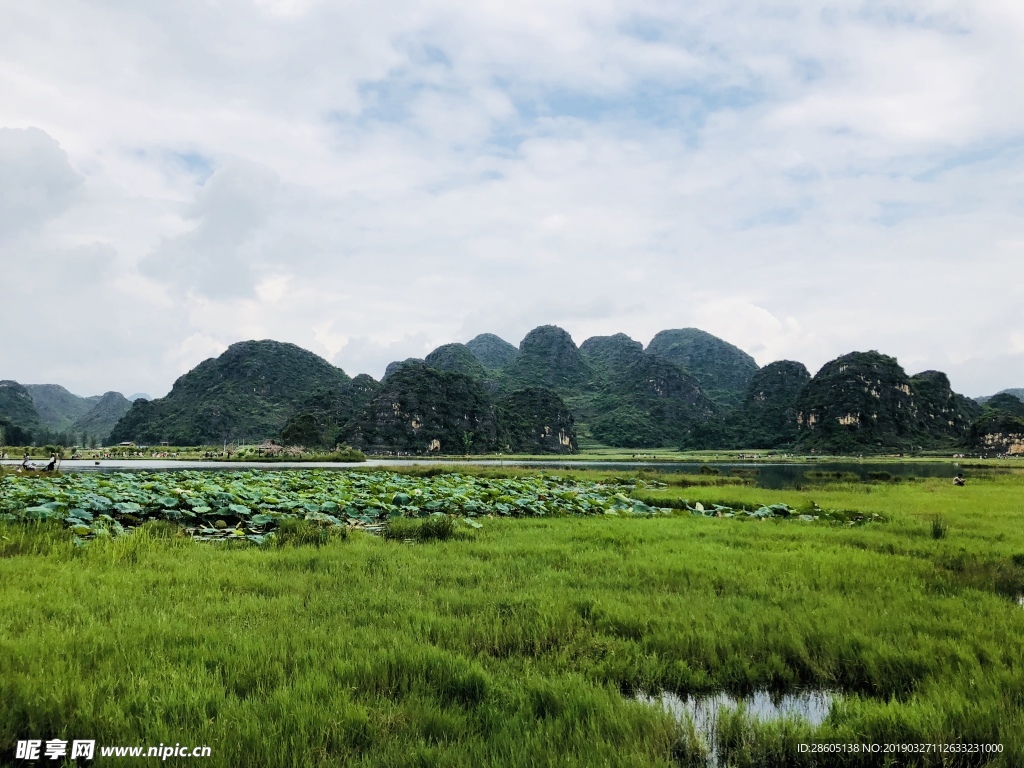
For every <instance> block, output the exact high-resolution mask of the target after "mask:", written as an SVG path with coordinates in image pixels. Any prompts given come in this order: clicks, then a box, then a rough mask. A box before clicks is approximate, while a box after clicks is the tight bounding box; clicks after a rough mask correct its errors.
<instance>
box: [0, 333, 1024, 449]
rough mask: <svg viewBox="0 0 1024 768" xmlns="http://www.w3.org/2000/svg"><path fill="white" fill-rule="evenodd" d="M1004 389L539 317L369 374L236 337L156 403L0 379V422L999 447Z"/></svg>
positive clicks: (503, 443)
mask: <svg viewBox="0 0 1024 768" xmlns="http://www.w3.org/2000/svg"><path fill="white" fill-rule="evenodd" d="M1015 393H1019V394H1024V390H1008V391H1007V392H1006V393H1001V394H1000V395H998V396H993V397H992V398H979V401H978V402H975V401H973V400H970V399H968V398H966V397H963V396H962V395H959V394H957V393H955V392H953V391H952V389H951V388H950V385H949V380H948V378H947V377H946V375H945V374H943V373H941V372H938V371H925V372H922V373H919V374H915V375H913V376H908V375H907V374H906V373H905V372H904V370H903V369H902V368H901V367H900V365H899V363H898V362H897V361H896V360H895V358H892V357H888V356H886V355H883V354H880V353H878V352H874V351H870V352H852V353H849V354H847V355H843V356H841V357H839V358H837V359H835V360H833V361H830V362H829V363H827V364H826V365H825V366H823V367H822V369H821V370H820V371H818V373H817V374H815V375H814V376H811V375H810V373H809V372H808V371H807V369H806V367H805V366H803V365H802V364H801V363H799V362H795V361H788V360H783V361H777V362H774V363H771V364H769V365H766V366H765V367H763V368H761V367H759V366H758V365H757V363H756V362H755V361H754V359H753V358H752V357H750V356H749V355H748V354H746V353H745V352H743V351H742V350H740V349H738V348H737V347H735V346H733V345H732V344H729V343H728V342H726V341H724V340H722V339H719V338H717V337H715V336H713V335H711V334H709V333H707V332H705V331H702V330H700V329H697V328H683V329H674V330H666V331H661V332H660V333H658V334H657V335H656V336H655V337H654V339H652V341H651V343H650V344H649V345H647V347H646V348H645V347H644V346H643V345H642V344H641V343H640V342H638V341H635V340H633V339H631V338H629V337H628V336H626V335H625V334H615V335H613V336H596V337H592V338H590V339H587V340H586V341H584V342H583V343H582V344H580V345H579V346H577V345H576V344H575V342H574V341H573V339H572V337H571V336H570V335H569V334H568V333H567V332H566V331H564V330H563V329H561V328H558V327H557V326H551V325H546V326H540V327H539V328H535V329H534V330H532V331H530V332H529V333H528V334H527V335H526V337H525V338H524V339H523V340H522V342H521V343H520V344H519V346H518V347H516V346H514V345H512V344H510V343H508V342H507V341H505V340H504V339H501V338H500V337H498V336H495V335H494V334H481V335H479V336H477V337H476V338H474V339H472V340H470V341H469V342H467V343H465V344H458V343H451V344H444V345H442V346H440V347H438V348H437V349H435V350H434V351H433V352H431V353H430V354H428V355H427V356H426V357H425V358H423V359H408V360H403V361H396V362H394V363H392V364H391V365H389V366H388V369H387V372H386V373H385V375H384V377H383V379H382V380H381V381H380V382H378V381H375V380H374V379H373V378H371V377H370V376H366V375H365V374H364V375H360V376H357V377H356V378H355V379H351V378H350V377H349V376H348V375H347V374H346V373H345V372H344V371H343V370H341V369H340V368H337V367H335V366H333V365H331V364H330V363H329V362H327V361H326V360H323V359H322V358H320V357H318V356H317V355H315V354H313V353H312V352H309V351H307V350H304V349H301V348H299V347H297V346H295V345H292V344H283V343H280V342H276V341H269V340H265V341H247V342H240V343H238V344H233V345H232V346H231V347H230V348H229V349H228V350H227V351H226V352H225V353H224V354H222V355H221V356H220V357H218V358H211V359H209V360H206V361H204V362H203V363H201V364H200V365H198V366H197V367H196V368H194V369H193V370H191V371H189V372H188V373H186V374H184V375H183V376H181V377H180V378H179V379H178V380H177V381H176V382H175V383H174V386H173V387H172V389H171V391H170V393H169V394H168V395H167V396H166V397H163V398H159V399H155V400H152V399H149V398H143V397H140V396H133V399H135V398H138V399H135V402H130V401H129V399H127V398H124V397H122V396H121V395H119V394H117V393H107V394H106V395H103V396H102V397H92V398H80V397H77V396H76V395H73V394H71V393H70V392H68V391H67V390H66V389H64V388H62V387H59V386H56V385H30V386H28V387H21V386H20V385H18V384H17V383H15V382H0V419H4V418H6V420H7V422H8V423H9V424H10V425H11V427H12V428H13V427H15V426H17V427H19V428H21V429H23V430H25V431H27V432H33V433H37V434H42V433H48V434H53V433H57V432H69V433H76V432H77V433H85V432H88V433H89V434H93V435H103V436H104V437H105V440H106V441H107V442H111V443H117V442H121V441H134V442H138V443H147V444H155V443H160V442H168V443H171V444H176V445H199V444H207V445H208V444H218V443H221V442H223V441H225V440H227V441H237V440H242V439H244V440H247V441H257V440H260V439H264V438H275V439H281V440H285V441H286V442H289V443H291V444H302V445H307V446H314V445H318V446H333V445H335V444H339V443H347V444H349V445H352V446H353V447H357V448H361V449H363V450H366V451H368V452H373V453H389V452H391V453H395V452H397V453H427V452H432V451H433V452H441V453H448V454H450V453H481V452H493V451H497V450H506V451H516V452H530V453H544V452H550V453H569V452H573V451H575V450H576V449H577V446H578V444H579V443H583V444H584V445H595V444H601V445H609V446H617V447H623V448H648V447H684V448H788V449H793V450H797V451H805V452H820V453H871V452H881V451H913V450H920V449H942V450H946V449H950V450H954V449H958V448H968V447H973V448H974V449H977V450H984V451H987V452H1003V453H1006V452H1016V451H1017V450H1018V449H1019V450H1021V451H1024V423H1022V424H1018V423H1017V422H1018V421H1019V420H1021V419H1024V416H1021V415H1018V414H1016V411H1015V406H1014V405H1013V403H1020V402H1021V400H1019V399H1017V397H1015V396H1014V394H1015ZM982 403H984V404H982ZM1018 444H1019V445H1018Z"/></svg>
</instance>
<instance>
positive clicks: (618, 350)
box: [580, 333, 644, 376]
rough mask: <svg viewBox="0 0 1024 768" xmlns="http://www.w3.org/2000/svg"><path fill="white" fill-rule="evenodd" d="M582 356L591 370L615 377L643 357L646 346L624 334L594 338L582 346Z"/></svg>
mask: <svg viewBox="0 0 1024 768" xmlns="http://www.w3.org/2000/svg"><path fill="white" fill-rule="evenodd" d="M580 354H581V355H582V356H583V359H584V360H586V361H587V363H588V364H589V365H590V367H591V368H593V369H595V370H598V371H601V372H602V373H604V374H605V375H606V376H609V375H610V376H615V375H616V374H617V373H618V372H619V371H621V370H622V369H624V368H626V367H627V366H629V365H632V364H633V363H635V362H636V361H637V360H639V359H640V358H641V357H642V356H643V354H644V345H643V344H641V343H640V342H639V341H634V340H633V339H631V338H630V337H629V336H627V335H626V334H624V333H616V334H615V335H614V336H592V337H590V338H589V339H587V340H586V341H584V342H583V343H582V344H580Z"/></svg>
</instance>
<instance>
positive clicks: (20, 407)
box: [0, 381, 42, 445]
mask: <svg viewBox="0 0 1024 768" xmlns="http://www.w3.org/2000/svg"><path fill="white" fill-rule="evenodd" d="M0 419H3V420H4V422H5V423H7V424H10V425H11V427H20V428H21V430H23V431H22V432H18V433H14V432H12V434H17V437H18V438H20V439H19V440H18V442H23V441H24V437H23V436H24V435H25V434H26V433H27V434H30V435H31V434H33V433H35V432H36V431H38V430H39V429H40V428H41V427H42V424H41V422H40V419H39V412H38V411H37V410H36V407H35V404H34V403H33V402H32V396H31V395H30V394H29V392H28V390H27V389H25V387H23V386H22V385H21V384H19V383H18V382H16V381H0ZM8 429H9V428H8ZM7 442H8V444H9V445H13V444H15V442H14V441H12V440H11V439H10V438H8V440H7ZM24 442H31V441H30V440H29V441H24Z"/></svg>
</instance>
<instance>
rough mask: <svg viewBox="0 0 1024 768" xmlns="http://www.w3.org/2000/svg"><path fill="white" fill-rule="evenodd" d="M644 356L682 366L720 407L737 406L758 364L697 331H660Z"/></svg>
mask: <svg viewBox="0 0 1024 768" xmlns="http://www.w3.org/2000/svg"><path fill="white" fill-rule="evenodd" d="M645 354H648V355H653V356H655V357H660V358H663V359H665V360H668V361H669V362H672V363H675V364H676V365H679V366H681V367H682V368H683V369H684V370H686V371H687V372H688V373H690V374H692V375H693V376H694V377H695V378H696V379H697V381H698V383H699V384H700V386H701V388H702V389H703V390H704V392H705V393H706V394H707V395H708V397H709V398H711V400H713V401H714V402H715V403H717V404H719V405H722V406H735V405H738V404H739V403H740V401H741V400H742V399H743V396H744V395H745V394H746V391H747V386H748V385H749V384H750V379H751V378H752V377H753V375H754V374H755V373H756V372H757V362H756V361H755V360H754V358H752V357H751V356H750V355H748V354H747V353H746V352H744V351H743V350H742V349H740V348H739V347H735V346H733V345H732V344H730V343H729V342H727V341H723V340H722V339H720V338H718V337H717V336H712V335H711V334H710V333H707V332H705V331H702V330H700V329H698V328H679V329H675V330H670V331H661V332H660V333H659V334H657V335H656V336H655V337H654V338H653V339H651V343H650V344H648V345H647V349H646V350H645Z"/></svg>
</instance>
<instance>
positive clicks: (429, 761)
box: [0, 477, 1024, 766]
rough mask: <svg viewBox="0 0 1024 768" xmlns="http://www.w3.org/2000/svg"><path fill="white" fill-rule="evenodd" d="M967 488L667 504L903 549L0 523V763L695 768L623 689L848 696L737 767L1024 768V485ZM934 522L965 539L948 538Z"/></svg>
mask: <svg viewBox="0 0 1024 768" xmlns="http://www.w3.org/2000/svg"><path fill="white" fill-rule="evenodd" d="M952 490H953V489H952V488H949V489H947V488H946V484H945V482H938V481H936V482H925V483H915V484H901V485H892V486H863V485H854V484H850V485H845V484H840V485H835V486H828V487H824V488H820V487H819V488H816V489H815V490H814V491H813V492H811V491H808V492H798V491H792V492H776V491H765V490H764V489H758V488H754V487H750V486H736V485H733V486H730V487H723V488H718V487H706V488H700V489H696V491H697V492H696V493H695V489H692V488H688V489H679V488H675V489H667V490H664V491H658V492H653V491H652V492H651V493H657V494H659V495H662V496H664V497H665V498H681V497H682V496H688V497H689V498H691V499H695V498H698V497H699V498H700V499H701V500H703V501H706V502H712V501H722V500H727V499H728V500H730V501H733V502H737V503H740V502H743V503H750V504H754V503H763V502H774V501H784V502H786V503H788V504H790V505H792V506H794V507H797V506H801V505H807V504H809V503H810V502H811V501H814V502H817V503H818V504H820V505H821V506H822V507H825V508H843V509H858V510H861V511H865V512H879V513H882V514H885V515H886V518H887V520H888V522H885V523H882V524H871V525H868V526H864V527H856V528H851V527H847V526H844V525H841V524H835V525H833V524H825V523H804V522H800V521H766V522H756V521H743V520H738V519H737V520H722V519H705V518H696V517H691V516H689V515H684V516H677V517H671V518H653V519H618V518H612V517H602V518H586V519H581V518H557V519H530V520H501V519H488V520H485V521H484V527H483V529H481V530H479V531H476V532H474V535H473V536H472V537H471V538H465V539H462V538H450V539H448V540H439V541H434V542H433V543H431V544H430V545H429V546H396V545H395V544H394V543H393V542H389V541H386V540H384V539H383V538H378V537H372V536H368V535H364V534H359V533H356V534H353V535H351V536H349V537H348V539H347V540H340V539H332V540H328V541H309V542H304V541H302V540H301V539H293V540H292V542H291V544H290V545H288V546H284V547H247V548H244V549H225V548H222V547H216V546H210V545H203V544H199V543H195V542H193V541H191V540H189V539H187V538H183V537H178V536H174V535H170V536H168V535H167V534H168V533H171V532H170V531H168V530H166V529H162V528H161V529H157V528H152V529H148V528H145V527H144V528H142V529H140V530H139V531H138V532H136V533H135V534H133V535H132V536H130V537H127V538H124V539H118V540H114V541H109V542H91V543H90V544H89V545H88V546H87V547H84V548H83V547H75V546H74V544H73V543H72V541H71V539H70V537H69V536H68V534H65V533H64V532H63V531H61V530H60V529H59V528H51V527H47V526H42V525H38V526H32V527H21V526H14V525H12V524H0V543H4V542H7V543H5V544H4V546H5V547H7V548H6V549H4V550H3V552H4V553H5V554H4V556H3V557H0V602H2V604H3V606H4V610H3V611H0V702H3V706H0V763H2V762H3V761H4V760H6V759H7V757H8V755H9V753H8V752H6V750H9V749H12V748H13V745H14V742H15V740H17V739H26V738H42V739H48V738H55V737H60V738H69V739H74V738H86V739H93V738H95V739H97V741H98V742H99V743H101V744H136V743H137V744H150V743H152V744H157V743H160V742H163V743H174V742H180V743H182V744H207V745H209V746H211V747H212V749H213V756H212V757H211V758H209V759H207V760H205V761H204V764H205V765H211V766H216V765H224V766H228V765H243V764H244V765H260V766H327V765H340V764H351V765H363V766H393V765H396V766H412V765H451V766H477V765H508V766H520V765H559V766H591V765H611V766H649V765H654V766H659V765H660V766H670V765H680V764H682V765H699V764H701V761H702V760H703V757H702V755H703V751H704V746H702V745H701V744H700V743H699V742H698V740H697V739H695V738H694V734H692V733H691V732H689V731H688V730H687V728H686V727H685V726H684V725H680V724H678V723H676V722H675V721H674V720H673V719H672V718H671V717H670V716H669V715H667V714H665V713H664V712H662V711H661V710H660V709H659V708H655V707H651V706H647V705H644V704H641V703H638V702H635V701H633V700H632V698H631V695H630V694H631V693H632V692H636V691H646V692H649V693H653V692H656V691H658V690H660V689H668V690H672V691H676V692H679V693H695V692H711V691H716V690H728V691H731V692H734V693H738V694H739V693H744V692H749V691H753V690H757V689H761V688H767V689H771V690H778V691H783V690H791V689H795V688H801V687H820V688H828V689H833V690H838V691H841V692H843V694H844V696H843V698H842V701H841V703H840V704H838V705H837V706H836V707H835V708H834V710H833V712H832V714H831V716H830V717H829V719H828V720H826V722H825V723H824V724H823V725H822V726H820V727H819V728H818V729H817V730H812V729H811V728H810V727H809V726H807V725H806V724H800V723H798V722H795V723H793V722H791V723H757V722H756V721H754V720H753V719H752V718H751V717H749V715H747V714H745V713H742V712H740V713H736V714H734V715H730V716H729V717H731V718H732V720H730V719H729V717H727V718H726V719H725V721H723V727H722V737H721V743H720V744H718V745H717V747H718V751H719V754H720V755H723V756H727V757H728V759H729V760H730V761H731V764H733V765H749V766H754V765H809V764H812V763H810V762H808V760H807V758H806V756H802V754H801V753H799V752H798V750H797V745H798V744H799V743H800V742H802V741H807V740H811V739H815V740H820V739H830V740H839V741H849V742H853V741H879V742H883V741H890V742H896V743H903V742H922V741H927V742H934V741H952V740H959V741H963V742H970V743H991V742H999V743H1002V744H1003V745H1004V751H1003V753H1002V754H1001V755H998V756H996V757H995V758H994V759H992V760H988V757H987V756H986V757H985V758H984V759H983V758H982V757H979V756H975V757H964V758H957V759H958V760H960V762H958V763H957V762H954V763H951V764H962V765H983V764H986V761H987V762H988V763H989V764H992V765H1002V766H1011V765H1020V764H1024V736H1022V735H1021V734H1024V727H1022V726H1024V715H1022V711H1021V705H1022V697H1021V696H1020V691H1021V690H1024V665H1021V664H1020V659H1021V658H1022V657H1024V611H1022V610H1021V609H1020V608H1019V607H1018V606H1017V605H1016V604H1015V602H1014V601H1013V600H1011V599H1008V597H1009V596H1010V595H1012V593H1013V590H1014V589H1015V588H1017V586H1018V585H1024V558H1022V557H1020V555H1021V553H1024V529H1022V527H1021V525H1020V523H1021V515H1022V513H1024V510H1022V508H1021V505H1020V499H1021V497H1022V491H1024V483H1022V482H1021V480H1020V478H1013V477H1004V478H1000V479H997V480H993V481H991V482H972V484H971V486H970V487H969V489H968V490H969V494H964V493H963V489H956V491H957V493H952V492H951V491H952ZM937 510H939V511H941V514H942V516H943V519H944V520H947V521H948V522H949V525H950V526H951V529H952V530H955V532H956V533H955V535H951V536H948V537H946V538H942V539H935V538H932V535H931V533H930V527H931V519H932V516H933V515H934V514H936V511H937ZM311 544H313V545H317V546H311ZM1015 556H1016V557H1015ZM623 693H626V694H627V695H623ZM801 761H803V762H801ZM817 764H821V765H833V764H834V765H877V764H881V761H880V760H878V759H874V758H865V757H864V756H857V755H846V756H844V757H842V758H836V759H831V760H829V761H828V762H825V761H820V762H818V763H817ZM899 764H915V763H914V762H912V761H910V760H906V759H904V760H903V761H902V762H900V763H899ZM916 764H921V765H940V764H942V763H941V761H940V760H939V759H938V758H937V757H935V756H932V757H927V756H925V757H922V758H920V759H919V760H918V762H917V763H916Z"/></svg>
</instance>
